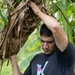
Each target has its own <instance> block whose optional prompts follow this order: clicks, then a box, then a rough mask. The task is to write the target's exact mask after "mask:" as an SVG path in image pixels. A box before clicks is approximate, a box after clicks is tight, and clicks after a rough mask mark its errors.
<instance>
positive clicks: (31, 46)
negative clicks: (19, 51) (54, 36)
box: [26, 38, 40, 51]
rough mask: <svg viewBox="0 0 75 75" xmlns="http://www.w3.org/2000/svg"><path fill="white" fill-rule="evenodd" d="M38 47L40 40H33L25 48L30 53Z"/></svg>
mask: <svg viewBox="0 0 75 75" xmlns="http://www.w3.org/2000/svg"><path fill="white" fill-rule="evenodd" d="M39 46H40V40H38V39H37V38H35V39H34V40H33V41H31V42H30V43H29V45H28V46H27V47H26V49H27V50H29V51H32V50H35V49H36V48H38V47H39Z"/></svg>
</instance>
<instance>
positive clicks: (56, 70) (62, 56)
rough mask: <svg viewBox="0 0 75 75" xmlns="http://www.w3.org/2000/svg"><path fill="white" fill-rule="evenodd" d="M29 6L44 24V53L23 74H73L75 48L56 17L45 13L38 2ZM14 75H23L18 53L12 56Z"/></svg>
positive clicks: (41, 34)
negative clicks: (18, 61) (18, 63)
mask: <svg viewBox="0 0 75 75" xmlns="http://www.w3.org/2000/svg"><path fill="white" fill-rule="evenodd" d="M29 6H30V7H31V8H32V10H33V11H34V13H35V14H36V15H37V16H39V17H40V18H41V19H42V20H43V22H44V24H43V25H42V27H41V29H40V40H41V45H42V49H43V51H44V53H40V54H37V55H36V56H35V57H34V58H33V59H32V61H31V62H30V65H29V66H28V68H27V69H26V71H25V72H24V74H23V75H73V69H74V68H73V65H74V61H75V56H74V55H75V48H74V47H73V46H72V45H71V43H70V42H69V41H68V37H67V35H66V33H65V32H64V31H63V29H62V28H61V26H60V25H59V23H58V22H57V20H56V19H54V18H53V17H51V16H48V15H46V14H44V13H43V12H42V11H40V9H39V8H38V6H37V5H36V4H34V3H33V2H31V3H30V4H29ZM11 63H12V72H13V75H22V74H21V73H20V71H19V68H18V65H17V61H16V55H12V56H11Z"/></svg>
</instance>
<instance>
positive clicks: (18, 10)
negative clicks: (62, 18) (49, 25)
mask: <svg viewBox="0 0 75 75" xmlns="http://www.w3.org/2000/svg"><path fill="white" fill-rule="evenodd" d="M30 1H32V2H34V3H36V4H37V5H38V6H39V8H40V9H41V10H42V11H43V12H44V13H47V12H46V9H45V8H44V7H43V6H42V5H43V4H42V2H41V0H26V1H25V0H22V1H21V2H20V3H17V2H16V0H10V2H11V4H12V6H13V7H14V8H13V9H12V8H11V7H10V5H8V6H7V7H8V14H9V16H8V25H5V26H4V28H3V30H2V31H0V59H1V60H3V59H7V58H9V57H10V56H11V55H13V54H15V53H18V52H19V50H20V48H21V47H22V46H23V45H24V44H25V42H26V40H27V38H28V36H29V35H30V34H31V33H32V31H34V29H35V28H36V27H37V26H38V24H39V23H40V21H41V20H40V19H39V17H38V16H36V15H35V14H34V13H33V11H32V9H31V8H30V7H29V6H28V3H29V2H30Z"/></svg>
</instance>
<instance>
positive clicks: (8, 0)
mask: <svg viewBox="0 0 75 75" xmlns="http://www.w3.org/2000/svg"><path fill="white" fill-rule="evenodd" d="M7 3H8V4H9V5H10V6H11V7H12V8H14V7H13V5H12V4H11V2H10V0H7Z"/></svg>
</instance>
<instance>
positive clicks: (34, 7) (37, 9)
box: [28, 2, 41, 15]
mask: <svg viewBox="0 0 75 75" xmlns="http://www.w3.org/2000/svg"><path fill="white" fill-rule="evenodd" d="M28 5H29V6H30V7H31V8H32V10H33V12H34V13H35V14H36V15H37V14H38V13H39V12H41V11H40V9H39V7H38V6H37V5H36V4H35V3H33V2H30V3H29V4H28Z"/></svg>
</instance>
